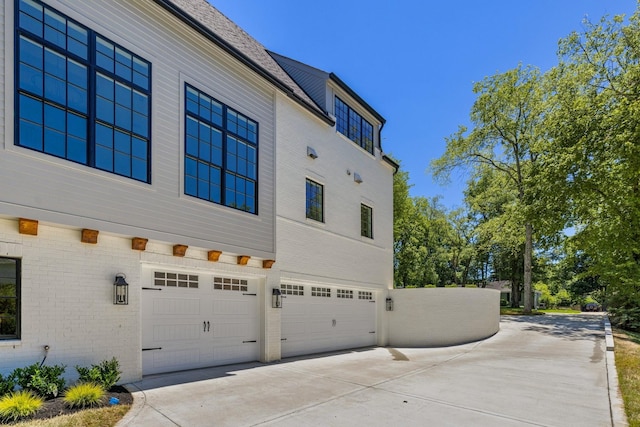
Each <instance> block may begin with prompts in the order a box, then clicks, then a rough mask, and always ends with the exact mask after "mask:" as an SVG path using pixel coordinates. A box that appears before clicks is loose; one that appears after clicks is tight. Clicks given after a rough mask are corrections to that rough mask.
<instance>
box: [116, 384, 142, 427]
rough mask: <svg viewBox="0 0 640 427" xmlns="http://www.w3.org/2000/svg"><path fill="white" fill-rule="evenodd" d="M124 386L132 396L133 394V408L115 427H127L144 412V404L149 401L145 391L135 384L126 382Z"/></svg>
mask: <svg viewBox="0 0 640 427" xmlns="http://www.w3.org/2000/svg"><path fill="white" fill-rule="evenodd" d="M123 387H124V388H126V389H127V390H128V391H129V393H131V396H133V404H132V405H131V409H129V412H127V413H126V414H125V415H124V417H122V419H121V420H120V421H118V422H117V423H116V425H115V427H125V426H128V425H129V424H130V423H131V421H133V420H134V419H135V418H136V417H137V416H138V415H139V414H140V412H142V409H143V408H144V405H145V404H146V403H147V399H146V397H145V395H144V392H143V391H142V390H140V389H139V388H138V387H137V386H136V385H135V384H133V383H131V384H124V385H123Z"/></svg>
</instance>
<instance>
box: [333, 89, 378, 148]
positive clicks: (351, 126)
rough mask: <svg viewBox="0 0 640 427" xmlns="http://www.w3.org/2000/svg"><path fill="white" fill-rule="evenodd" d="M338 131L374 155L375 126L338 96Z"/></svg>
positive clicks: (336, 110) (336, 111)
mask: <svg viewBox="0 0 640 427" xmlns="http://www.w3.org/2000/svg"><path fill="white" fill-rule="evenodd" d="M335 113H336V130H337V131H338V132H340V133H341V134H343V135H344V136H346V137H347V138H349V139H350V140H352V141H353V142H355V143H356V144H358V145H359V146H360V147H362V148H364V149H365V150H367V151H368V152H369V153H371V154H373V125H372V124H371V123H369V122H368V121H366V120H365V119H363V118H362V116H361V115H360V114H358V113H356V112H355V111H354V110H353V109H352V108H351V107H349V106H348V105H347V104H345V103H344V102H343V101H342V100H341V99H340V98H338V97H337V96H336V104H335Z"/></svg>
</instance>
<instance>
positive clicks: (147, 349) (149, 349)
mask: <svg viewBox="0 0 640 427" xmlns="http://www.w3.org/2000/svg"><path fill="white" fill-rule="evenodd" d="M151 350H162V347H152V348H143V349H142V351H151Z"/></svg>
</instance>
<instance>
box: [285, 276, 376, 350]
mask: <svg viewBox="0 0 640 427" xmlns="http://www.w3.org/2000/svg"><path fill="white" fill-rule="evenodd" d="M338 289H340V292H338ZM281 291H282V292H283V293H285V300H284V302H283V308H282V338H283V341H282V355H283V357H287V356H297V355H304V354H311V353H318V352H323V351H332V350H342V349H347V348H356V347H364V346H369V345H374V344H375V343H376V335H375V325H376V304H375V303H373V302H372V301H373V294H374V293H373V292H372V291H366V292H365V293H362V292H360V293H359V292H358V290H355V289H346V288H338V287H331V286H307V285H283V286H282V287H281ZM287 292H295V295H291V294H287ZM338 294H340V295H341V296H342V297H343V298H337V295H338ZM327 295H330V296H327ZM371 332H374V333H373V334H372V333H371Z"/></svg>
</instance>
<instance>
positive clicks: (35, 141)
mask: <svg viewBox="0 0 640 427" xmlns="http://www.w3.org/2000/svg"><path fill="white" fill-rule="evenodd" d="M16 3H17V5H18V16H17V18H18V19H17V25H16V39H17V42H16V48H17V50H16V58H17V59H16V76H17V79H16V107H17V114H16V117H17V118H16V127H17V132H16V134H17V138H16V144H17V145H19V146H21V147H25V148H29V149H32V150H36V151H40V152H43V153H47V154H50V155H52V156H56V157H60V158H63V159H67V160H70V161H73V162H76V163H81V164H84V165H87V166H91V167H94V168H97V169H102V170H105V171H108V172H112V173H114V174H117V175H122V176H125V177H128V178H133V179H135V180H138V181H143V182H149V181H150V151H151V150H150V133H151V115H150V106H151V64H150V63H149V62H147V61H145V60H144V59H142V58H141V57H139V56H137V55H135V54H133V53H132V52H130V51H128V50H127V49H125V48H123V47H121V46H119V45H118V44H116V43H113V42H111V41H109V40H107V39H106V38H104V37H102V36H101V35H99V34H98V33H96V32H95V31H92V30H90V29H89V28H87V27H85V26H83V25H80V24H79V23H77V22H75V21H73V20H71V19H70V18H68V17H67V16H65V15H64V14H62V13H60V12H58V11H56V10H55V9H53V8H51V7H49V6H47V5H45V4H44V3H41V2H39V1H37V0H17V1H16Z"/></svg>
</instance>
